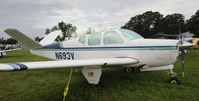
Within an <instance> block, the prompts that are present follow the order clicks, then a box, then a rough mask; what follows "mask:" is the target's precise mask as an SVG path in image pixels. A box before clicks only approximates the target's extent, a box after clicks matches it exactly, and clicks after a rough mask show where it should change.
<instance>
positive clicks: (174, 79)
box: [168, 77, 181, 85]
mask: <svg viewBox="0 0 199 101" xmlns="http://www.w3.org/2000/svg"><path fill="white" fill-rule="evenodd" d="M168 82H169V83H170V84H175V85H179V84H181V82H180V80H179V79H178V78H177V77H171V78H170V79H169V81H168Z"/></svg>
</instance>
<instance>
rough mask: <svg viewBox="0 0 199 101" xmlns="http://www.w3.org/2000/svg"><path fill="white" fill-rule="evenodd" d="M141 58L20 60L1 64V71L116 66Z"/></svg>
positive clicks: (128, 63)
mask: <svg viewBox="0 0 199 101" xmlns="http://www.w3.org/2000/svg"><path fill="white" fill-rule="evenodd" d="M138 62H139V60H137V59H134V58H102V59H82V60H65V61H39V62H19V63H13V64H0V71H15V70H28V69H47V68H73V67H85V66H88V67H89V66H90V67H92V66H103V65H107V66H114V65H130V64H136V63H138Z"/></svg>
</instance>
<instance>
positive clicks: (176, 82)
mask: <svg viewBox="0 0 199 101" xmlns="http://www.w3.org/2000/svg"><path fill="white" fill-rule="evenodd" d="M170 74H171V77H170V78H169V80H168V83H170V84H174V85H179V84H181V82H180V80H179V79H178V78H177V74H176V73H174V72H173V70H172V69H171V70H170Z"/></svg>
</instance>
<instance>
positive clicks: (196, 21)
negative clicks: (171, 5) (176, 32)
mask: <svg viewBox="0 0 199 101" xmlns="http://www.w3.org/2000/svg"><path fill="white" fill-rule="evenodd" d="M187 27H188V30H189V31H190V32H192V33H193V34H194V35H195V36H196V37H199V10H198V11H197V12H196V13H195V14H194V15H193V16H191V18H190V19H189V20H187Z"/></svg>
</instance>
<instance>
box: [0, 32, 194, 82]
mask: <svg viewBox="0 0 199 101" xmlns="http://www.w3.org/2000/svg"><path fill="white" fill-rule="evenodd" d="M5 32H6V33H7V34H9V35H10V36H12V37H13V38H15V39H16V40H17V41H18V42H19V43H21V45H22V46H23V48H25V49H28V50H30V51H31V53H32V54H35V55H38V56H42V57H46V58H49V59H53V60H57V61H39V62H19V63H13V64H7V63H5V64H4V63H1V64H0V71H17V70H29V69H46V68H81V70H82V73H83V75H84V77H85V78H86V80H87V81H88V83H89V84H98V83H99V81H100V76H101V74H102V68H103V67H106V66H117V68H118V66H120V67H125V68H127V69H128V70H131V68H139V69H140V70H141V71H159V70H167V71H170V74H171V76H170V79H169V81H170V83H179V80H178V79H177V78H176V74H175V73H174V72H173V68H174V63H175V62H176V59H177V57H178V54H179V51H180V50H181V49H182V48H184V47H189V46H192V44H190V43H188V42H182V41H179V40H168V39H144V38H143V37H142V36H140V35H139V34H137V33H135V32H133V31H130V30H127V29H118V30H109V31H104V32H95V33H93V34H90V35H83V36H80V37H79V38H75V39H72V40H68V41H63V42H56V43H54V40H55V39H56V37H57V36H58V35H60V33H61V31H55V32H52V33H50V34H49V35H47V36H46V37H45V38H44V39H43V40H42V41H41V42H40V43H37V42H35V41H33V40H32V39H30V38H29V37H27V36H26V35H25V34H23V33H22V32H20V31H18V30H16V29H6V30H5Z"/></svg>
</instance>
